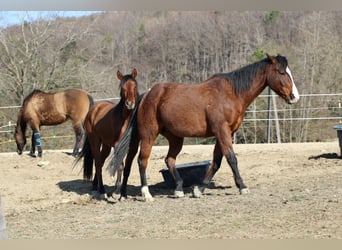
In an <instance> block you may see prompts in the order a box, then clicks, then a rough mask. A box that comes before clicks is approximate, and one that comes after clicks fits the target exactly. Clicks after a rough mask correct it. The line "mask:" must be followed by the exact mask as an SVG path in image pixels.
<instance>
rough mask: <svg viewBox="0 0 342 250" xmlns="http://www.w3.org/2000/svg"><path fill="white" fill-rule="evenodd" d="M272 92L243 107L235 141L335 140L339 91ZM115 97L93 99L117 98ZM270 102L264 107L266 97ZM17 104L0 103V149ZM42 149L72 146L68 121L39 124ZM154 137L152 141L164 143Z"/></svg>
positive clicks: (341, 112) (11, 147)
mask: <svg viewBox="0 0 342 250" xmlns="http://www.w3.org/2000/svg"><path fill="white" fill-rule="evenodd" d="M273 95H274V94H271V95H260V96H259V97H258V98H257V99H256V100H255V101H254V102H253V103H252V104H251V105H250V106H249V107H248V109H247V111H246V113H245V117H244V121H243V123H242V126H241V127H240V129H239V130H238V131H237V133H236V135H235V140H234V141H235V143H275V142H311V141H331V140H337V136H336V131H335V130H334V129H333V127H334V125H336V124H342V107H341V102H342V93H336V94H302V95H300V101H299V102H298V103H297V104H294V105H287V104H284V102H283V101H282V100H281V99H280V98H275V99H272V98H274V96H273ZM118 99H119V98H105V99H96V100H95V101H102V100H118ZM270 99H271V105H270V106H269V107H267V101H268V100H270ZM20 107H21V106H18V105H12V106H4V107H0V152H12V151H15V150H16V144H15V141H14V135H13V132H14V126H15V125H16V119H17V113H18V110H19V108H20ZM41 134H42V143H43V147H44V149H65V148H70V149H71V148H72V147H73V145H74V142H75V135H74V133H73V129H72V126H71V123H70V122H65V123H63V124H60V125H57V126H42V128H41ZM30 136H31V131H30V129H29V128H28V130H27V138H28V139H27V142H28V143H27V144H28V145H26V147H27V148H26V150H28V149H29V147H30V142H31V140H30ZM213 142H214V139H213V138H209V139H208V138H206V139H201V138H187V139H186V140H185V144H198V143H206V144H208V143H213ZM166 143H167V142H166V140H165V139H163V138H160V137H158V139H157V141H156V144H157V145H163V144H166Z"/></svg>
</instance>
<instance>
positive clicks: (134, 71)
mask: <svg viewBox="0 0 342 250" xmlns="http://www.w3.org/2000/svg"><path fill="white" fill-rule="evenodd" d="M137 74H138V72H137V70H136V69H133V71H132V76H133V78H136V77H137Z"/></svg>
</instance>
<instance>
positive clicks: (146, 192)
mask: <svg viewBox="0 0 342 250" xmlns="http://www.w3.org/2000/svg"><path fill="white" fill-rule="evenodd" d="M141 194H142V196H143V197H144V200H145V201H147V202H151V201H153V197H152V195H151V194H150V191H149V190H148V186H143V187H142V188H141Z"/></svg>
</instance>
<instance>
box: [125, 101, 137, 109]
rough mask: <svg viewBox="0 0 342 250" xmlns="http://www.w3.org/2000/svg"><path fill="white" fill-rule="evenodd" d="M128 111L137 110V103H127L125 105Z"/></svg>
mask: <svg viewBox="0 0 342 250" xmlns="http://www.w3.org/2000/svg"><path fill="white" fill-rule="evenodd" d="M125 105H126V108H127V109H134V108H135V102H126V103H125Z"/></svg>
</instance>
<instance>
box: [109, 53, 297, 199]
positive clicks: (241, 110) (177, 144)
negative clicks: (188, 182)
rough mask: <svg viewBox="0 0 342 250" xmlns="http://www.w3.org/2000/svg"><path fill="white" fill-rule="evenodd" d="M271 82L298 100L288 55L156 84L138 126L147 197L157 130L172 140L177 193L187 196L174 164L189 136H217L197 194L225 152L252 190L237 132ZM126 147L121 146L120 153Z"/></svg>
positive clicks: (283, 94) (116, 162)
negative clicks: (195, 79)
mask: <svg viewBox="0 0 342 250" xmlns="http://www.w3.org/2000/svg"><path fill="white" fill-rule="evenodd" d="M267 86H269V87H270V88H271V89H272V90H273V91H274V92H276V93H277V94H278V95H279V96H280V97H281V98H283V99H284V100H285V101H286V102H287V103H289V104H292V103H295V102H297V101H298V100H299V94H298V91H297V88H296V86H295V84H294V81H293V77H292V74H291V71H290V68H289V66H288V62H287V59H286V58H285V57H283V56H280V55H277V56H269V55H267V58H265V59H263V60H261V61H258V62H255V63H253V64H250V65H247V66H245V67H242V68H240V69H238V70H235V71H233V72H230V73H219V74H215V75H213V76H212V77H210V78H209V79H207V80H206V81H204V82H202V83H199V84H179V83H158V84H155V85H154V86H153V87H152V88H151V90H150V91H149V92H148V93H146V94H145V96H144V97H143V99H142V100H141V103H140V105H139V108H138V112H137V124H136V125H137V126H138V132H139V136H140V140H141V142H140V154H139V157H138V165H139V172H140V178H141V192H142V196H143V197H144V198H145V200H147V201H152V200H153V198H152V196H151V194H150V192H149V189H148V186H147V181H146V167H147V162H148V159H149V156H150V154H151V150H152V146H153V144H154V141H155V139H156V138H157V136H158V134H162V135H163V136H165V137H166V139H167V140H168V142H169V150H168V153H167V156H166V158H165V163H166V165H167V167H168V169H169V171H170V172H171V174H172V176H173V177H174V179H175V182H176V189H175V196H176V197H182V196H184V193H183V185H182V184H183V180H182V179H181V177H180V175H179V173H178V171H177V169H176V168H175V162H176V157H177V155H178V154H179V152H180V151H181V149H182V146H183V140H184V137H212V136H214V137H215V138H216V144H215V148H214V152H213V160H212V163H211V165H210V167H209V169H208V171H207V173H206V175H205V177H204V180H203V185H202V186H201V187H200V189H195V190H194V196H199V195H200V194H201V193H202V192H203V190H204V187H205V185H207V184H209V182H210V181H211V179H212V178H213V176H214V174H215V173H216V172H217V171H218V169H219V168H220V166H221V161H222V157H223V156H225V158H226V160H227V162H228V164H229V165H230V167H231V169H232V172H233V175H234V180H235V184H236V186H237V187H238V189H239V190H240V193H241V194H245V193H248V192H249V190H248V188H247V187H246V185H245V184H244V182H243V180H242V178H241V176H240V173H239V170H238V164H237V159H236V156H235V153H234V150H233V142H232V140H233V134H234V132H235V131H237V129H238V128H239V127H240V125H241V123H242V121H243V117H244V114H245V111H246V109H247V107H248V106H249V105H250V104H251V103H252V102H253V100H254V99H255V98H256V97H257V96H258V95H259V94H260V93H261V92H262V91H263V90H264V89H265V88H266V87H267ZM128 130H129V129H127V131H128ZM123 138H124V136H123ZM132 138H133V139H134V136H133V137H132ZM135 141H136V140H135ZM124 146H125V145H120V144H119V145H118V146H117V149H116V150H117V153H119V151H120V150H121V149H120V148H124ZM137 149H138V146H137V143H136V144H133V145H132V146H131V147H130V148H129V152H128V155H127V157H126V163H125V169H124V179H123V183H122V188H121V189H122V192H121V195H122V196H126V193H125V186H126V185H127V180H126V179H125V178H126V175H125V172H128V173H129V171H130V167H131V166H130V165H129V164H127V162H131V161H132V159H131V158H132V157H134V155H135V154H136V152H137ZM121 160H122V159H121V158H120V157H114V164H113V166H112V167H113V168H117V167H118V165H119V164H120V162H121ZM127 178H128V177H127ZM195 191H197V192H195Z"/></svg>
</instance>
